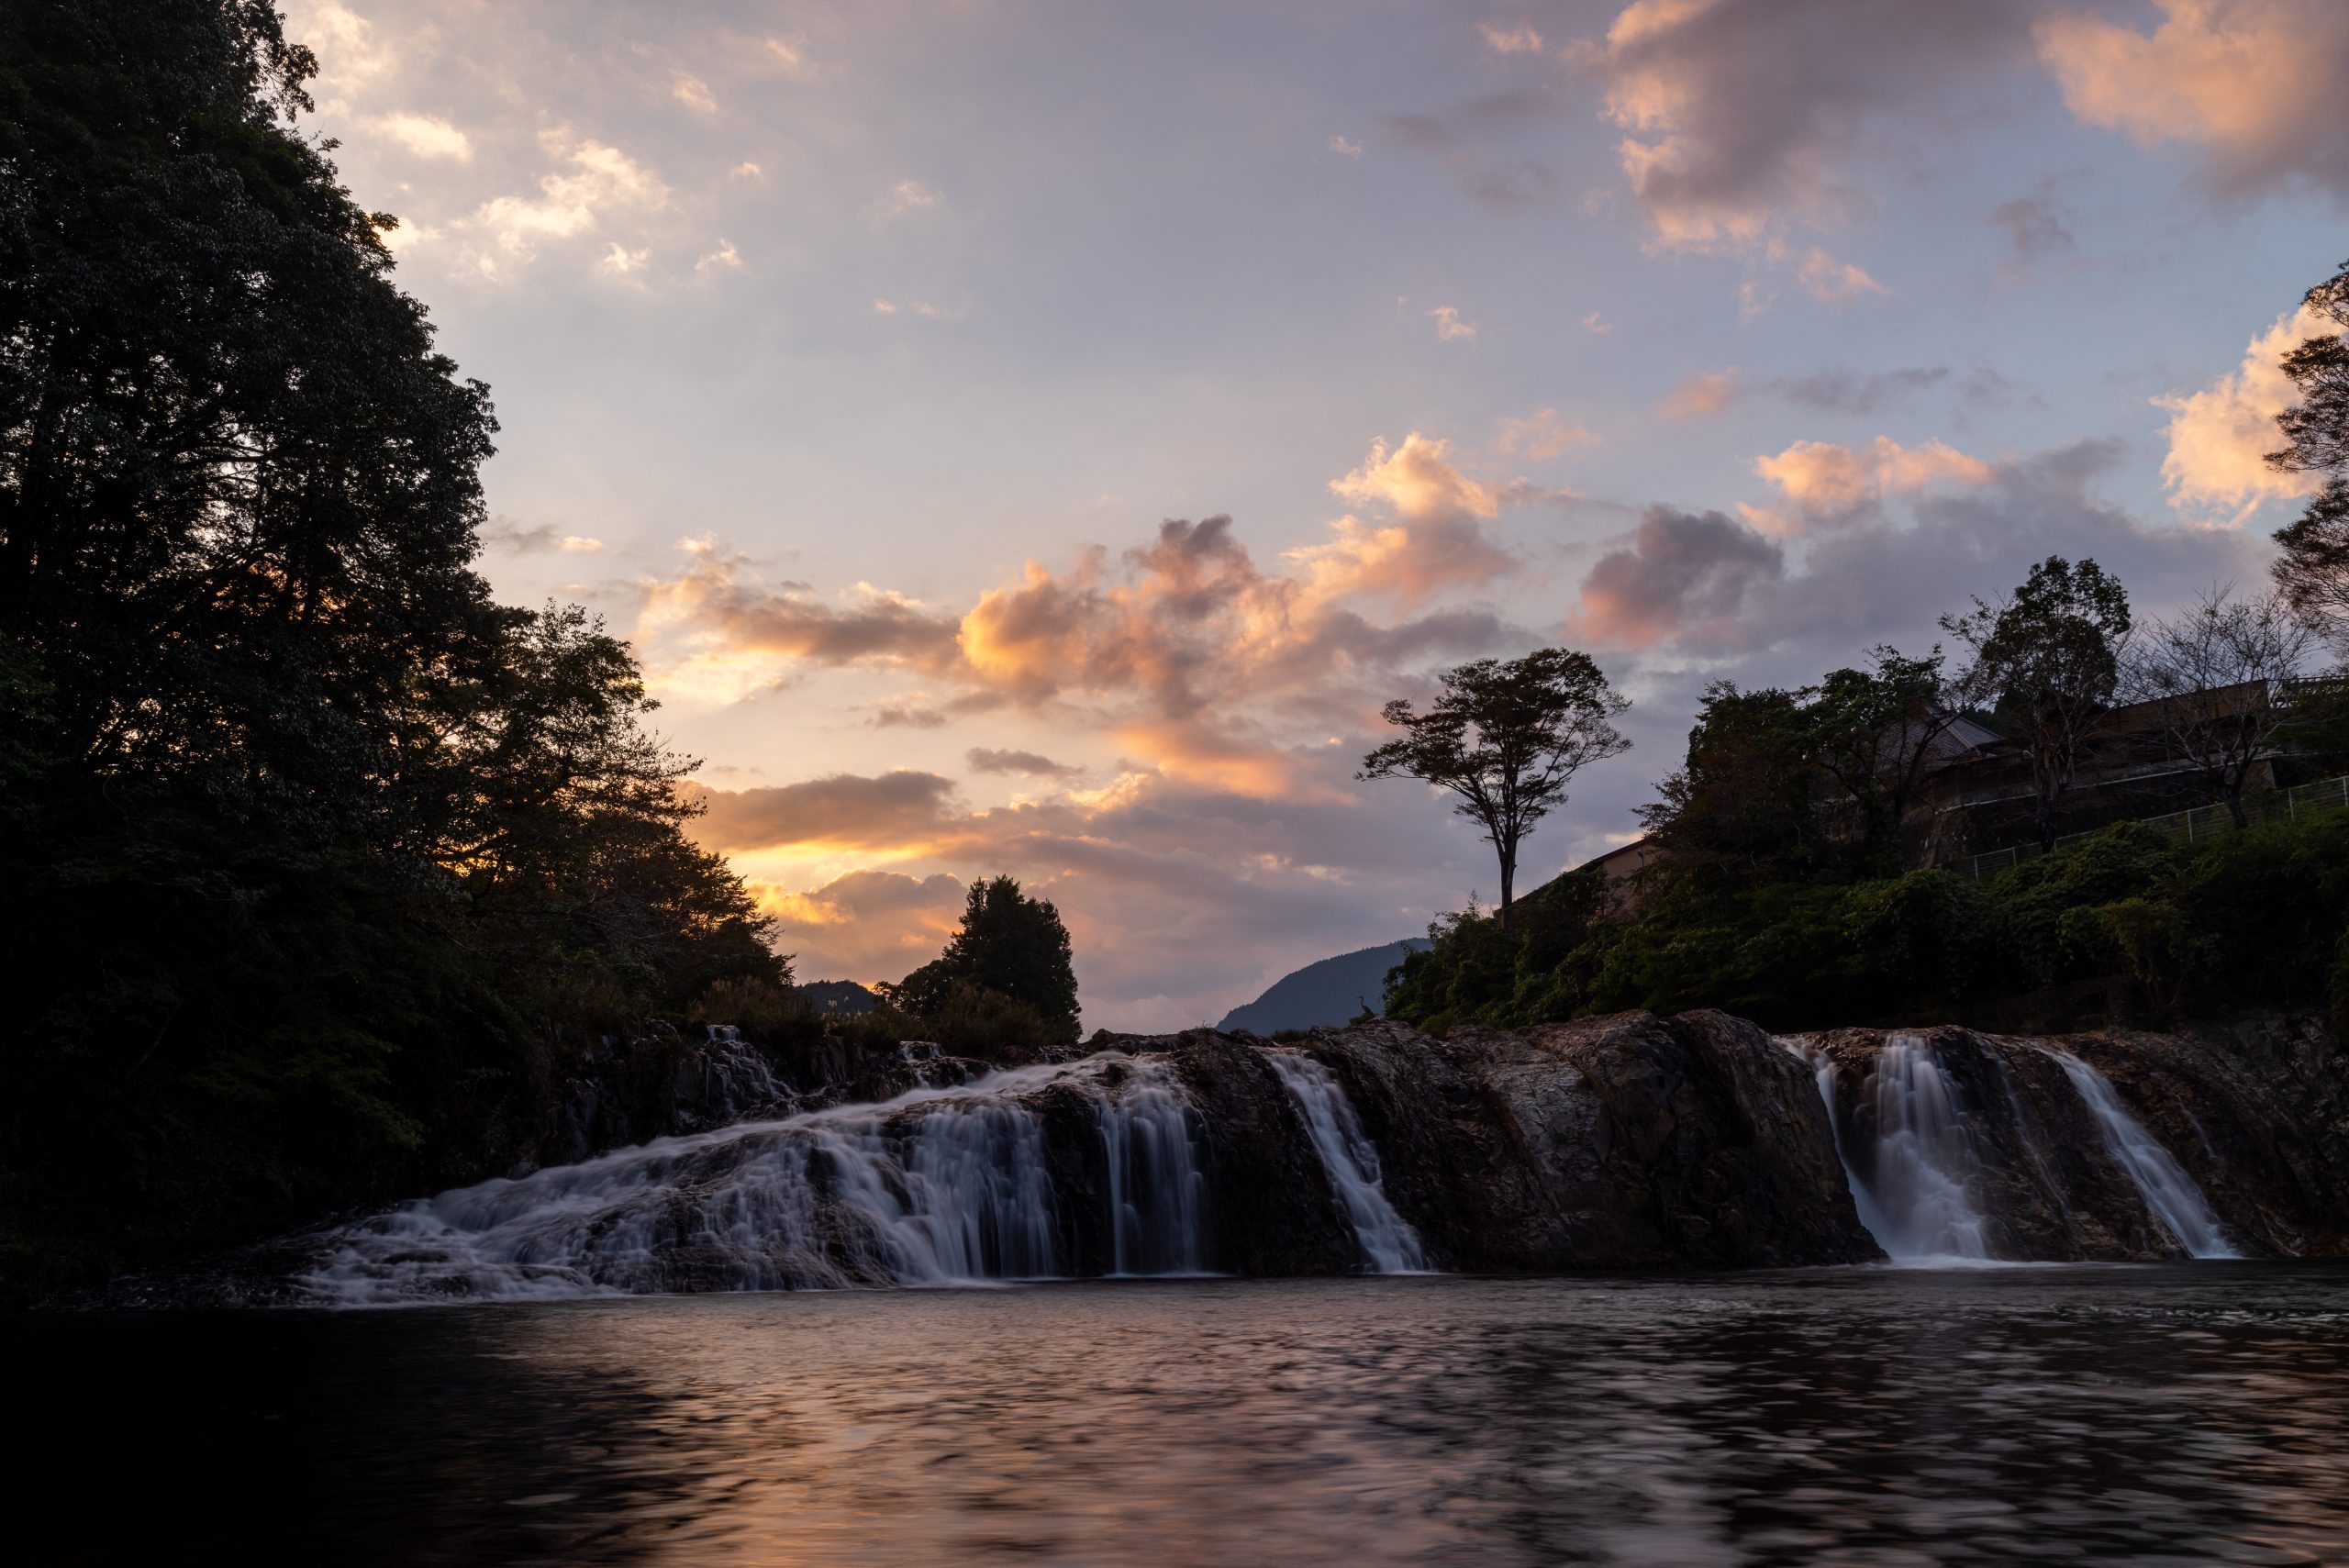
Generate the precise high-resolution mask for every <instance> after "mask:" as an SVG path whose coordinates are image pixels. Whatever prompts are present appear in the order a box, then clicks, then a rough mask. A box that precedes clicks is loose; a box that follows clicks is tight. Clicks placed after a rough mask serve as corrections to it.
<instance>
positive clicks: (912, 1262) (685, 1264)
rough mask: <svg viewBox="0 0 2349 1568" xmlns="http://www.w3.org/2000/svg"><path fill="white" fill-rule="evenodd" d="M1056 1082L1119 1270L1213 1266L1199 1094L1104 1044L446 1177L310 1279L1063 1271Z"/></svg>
mask: <svg viewBox="0 0 2349 1568" xmlns="http://www.w3.org/2000/svg"><path fill="white" fill-rule="evenodd" d="M1047 1093H1060V1094H1074V1095H1076V1096H1078V1097H1079V1098H1080V1099H1082V1100H1084V1101H1085V1102H1087V1103H1089V1106H1090V1108H1091V1112H1092V1117H1093V1120H1094V1123H1095V1131H1096V1135H1097V1138H1098V1140H1099V1150H1098V1154H1099V1159H1100V1161H1101V1168H1102V1170H1103V1171H1104V1172H1105V1173H1106V1177H1107V1182H1106V1184H1107V1188H1108V1214H1107V1216H1106V1217H1104V1218H1106V1220H1107V1234H1106V1235H1105V1236H1102V1238H1101V1240H1104V1241H1106V1243H1107V1246H1106V1247H1104V1248H1102V1249H1101V1250H1102V1251H1107V1252H1108V1254H1109V1257H1110V1260H1111V1262H1112V1263H1113V1266H1114V1268H1115V1270H1116V1272H1117V1273H1125V1274H1164V1273H1197V1272H1198V1271H1199V1270H1200V1268H1201V1267H1202V1260H1203V1258H1204V1256H1205V1245H1204V1238H1203V1235H1202V1229H1203V1227H1202V1218H1203V1210H1204V1203H1203V1197H1204V1189H1205V1177H1204V1175H1203V1174H1202V1173H1201V1171H1200V1162H1199V1160H1198V1151H1197V1143H1196V1136H1195V1132H1194V1129H1193V1127H1192V1122H1193V1121H1194V1119H1195V1115H1194V1113H1193V1111H1192V1110H1191V1108H1190V1105H1189V1102H1188V1101H1187V1099H1186V1098H1185V1096H1184V1095H1183V1092H1182V1090H1181V1088H1180V1086H1179V1085H1178V1084H1176V1082H1175V1078H1174V1075H1173V1073H1172V1072H1171V1071H1170V1070H1169V1069H1168V1068H1167V1067H1166V1066H1165V1064H1164V1063H1163V1062H1157V1061H1154V1060H1151V1059H1147V1058H1138V1059H1137V1058H1127V1057H1124V1056H1121V1055H1104V1056H1097V1057H1091V1058H1087V1059H1086V1060H1085V1061H1083V1062H1071V1063H1066V1064H1059V1065H1052V1066H1044V1067H1030V1068H1021V1069H1018V1070H1015V1071H1011V1072H1005V1073H993V1074H991V1075H989V1076H988V1077H986V1078H985V1079H982V1080H981V1081H979V1082H978V1083H975V1084H968V1085H963V1086H960V1087H953V1088H928V1089H916V1090H913V1091H911V1092H910V1093H907V1094H905V1095H899V1096H898V1097H897V1098H896V1099H894V1100H889V1101H886V1102H885V1103H882V1104H878V1105H863V1106H841V1107H838V1108H835V1109H831V1110H823V1111H814V1112H809V1113H807V1114H804V1115H799V1116H794V1117H789V1118H784V1119H782V1120H779V1121H765V1122H751V1123H744V1124H740V1125H737V1126H733V1127H729V1128H724V1129H719V1130H717V1131H714V1132H707V1133H701V1134H697V1135H695V1136H692V1137H686V1138H668V1139H662V1140H657V1141H655V1142H652V1143H648V1144H644V1145H641V1146H640V1147H637V1148H631V1149H623V1150H619V1151H616V1152H613V1153H610V1154H606V1155H603V1156H601V1157H599V1158H596V1159H593V1160H586V1161H583V1162H579V1163H577V1164H573V1165H562V1166H556V1167H552V1168H550V1169H548V1170H543V1171H540V1172H537V1173H533V1174H531V1175H528V1176H524V1177H521V1178H519V1179H518V1180H498V1181H490V1182H484V1183H482V1184H479V1185H477V1186H471V1187H462V1188H459V1189H457V1190H455V1191H452V1192H446V1193H442V1194H441V1195H439V1196H438V1197H432V1198H425V1199H420V1200H418V1201H417V1202H414V1203H411V1204H408V1205H406V1206H405V1207H400V1208H397V1209H395V1210H392V1211H391V1212H389V1213H387V1214H384V1215H380V1216H378V1217H376V1218H373V1219H372V1220H369V1221H366V1222H363V1223H362V1224H360V1225H357V1226H354V1227H352V1228H351V1229H348V1230H346V1231H344V1232H342V1233H340V1235H338V1236H337V1237H336V1238H334V1240H333V1241H332V1243H331V1244H330V1246H329V1247H328V1250H327V1251H326V1253H325V1255H324V1256H323V1257H322V1258H321V1259H320V1261H319V1262H318V1263H317V1266H316V1267H315V1268H314V1269H313V1270H312V1271H311V1272H310V1273H308V1274H307V1275H306V1276H305V1277H304V1280H303V1283H304V1284H306V1285H307V1286H309V1287H310V1288H311V1289H313V1290H315V1291H317V1292H318V1293H320V1294H321V1295H323V1296H327V1297H328V1298H330V1299H339V1300H342V1301H346V1302H350V1303H352V1304H363V1303H379V1302H395V1301H414V1300H430V1299H440V1298H449V1297H484V1296H486V1297H561V1296H580V1295H597V1294H606V1293H611V1292H630V1291H659V1290H675V1289H686V1288H694V1289H731V1290H776V1289H807V1288H824V1287H840V1286H849V1285H875V1284H948V1283H956V1282H964V1281H974V1280H990V1279H1023V1278H1038V1277H1045V1276H1052V1275H1057V1274H1061V1273H1067V1272H1070V1270H1071V1267H1072V1264H1073V1260H1071V1259H1069V1258H1066V1257H1064V1256H1063V1235H1064V1233H1065V1232H1066V1230H1067V1229H1068V1228H1069V1226H1071V1225H1082V1224H1083V1220H1082V1218H1081V1217H1076V1216H1069V1215H1064V1214H1063V1212H1062V1204H1063V1200H1062V1198H1061V1196H1060V1195H1058V1194H1057V1193H1056V1192H1055V1190H1054V1186H1053V1180H1052V1171H1051V1168H1050V1166H1049V1164H1048V1161H1047V1151H1046V1127H1045V1123H1044V1120H1043V1118H1042V1117H1041V1115H1040V1108H1039V1104H1038V1103H1037V1102H1038V1101H1039V1099H1040V1097H1041V1095H1045V1094H1047ZM1064 1222H1066V1223H1064ZM1097 1229H1098V1228H1097Z"/></svg>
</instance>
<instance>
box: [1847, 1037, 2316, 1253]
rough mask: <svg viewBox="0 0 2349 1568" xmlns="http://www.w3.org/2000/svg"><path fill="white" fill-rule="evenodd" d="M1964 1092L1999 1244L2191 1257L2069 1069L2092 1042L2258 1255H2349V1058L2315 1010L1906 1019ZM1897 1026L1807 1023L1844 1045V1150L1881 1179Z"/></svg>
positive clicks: (2084, 1057)
mask: <svg viewBox="0 0 2349 1568" xmlns="http://www.w3.org/2000/svg"><path fill="white" fill-rule="evenodd" d="M1901 1032H1904V1033H1907V1034H1909V1037H1910V1038H1912V1039H1916V1040H1920V1041H1922V1042H1923V1043H1924V1044H1925V1045H1926V1046H1927V1047H1928V1048H1929V1049H1930V1050H1931V1051H1932V1054H1933V1057H1934V1059H1935V1061H1936V1062H1938V1063H1939V1064H1940V1066H1941V1068H1942V1070H1943V1073H1944V1074H1946V1076H1947V1078H1948V1079H1949V1081H1950V1083H1951V1084H1952V1085H1953V1086H1954V1089H1955V1090H1956V1092H1957V1095H1958V1098H1959V1108H1960V1109H1961V1111H1962V1113H1963V1115H1964V1118H1965V1130H1966V1136H1967V1139H1968V1141H1969V1143H1970V1145H1971V1149H1972V1152H1973V1154H1974V1155H1975V1157H1976V1160H1977V1161H1978V1162H1979V1167H1980V1172H1979V1181H1980V1190H1979V1192H1978V1194H1977V1196H1978V1199H1979V1207H1980V1208H1981V1210H1982V1213H1983V1218H1984V1220H1985V1222H1986V1225H1987V1231H1988V1235H1989V1239H1990V1250H1991V1252H1992V1255H1994V1256H1997V1257H2002V1258H2032V1259H2043V1260H2050V1261H2079V1260H2144V1259H2154V1258H2165V1257H2176V1256H2179V1255H2181V1248H2180V1246H2179V1243H2178V1241H2177V1239H2176V1237H2174V1236H2173V1235H2172V1234H2171V1233H2170V1232H2169V1230H2168V1229H2166V1228H2165V1226H2164V1224H2163V1223H2162V1221H2161V1220H2160V1219H2159V1218H2157V1217H2156V1216H2155V1215H2154V1213H2153V1211H2152V1210H2151V1208H2150V1207H2148V1205H2147V1203H2146V1200H2145V1198H2144V1196H2143V1193H2142V1192H2141V1191H2140V1189H2139V1187H2138V1185H2137V1184H2136V1182H2135V1181H2134V1180H2133V1179H2132V1177H2131V1176H2130V1174H2129V1173H2128V1172H2127V1171H2126V1170H2125V1169H2123V1168H2122V1166H2121V1163H2120V1162H2118V1161H2117V1160H2116V1159H2115V1158H2114V1156H2113V1153H2112V1151H2111V1150H2110V1146H2109V1143H2108V1140H2107V1138H2106V1136H2105V1133H2104V1130H2103V1129H2101V1127H2100V1126H2099V1121H2098V1118H2096V1117H2095V1115H2094V1114H2093V1113H2092V1112H2091V1110H2090V1109H2089V1107H2088V1106H2087V1104H2086V1102H2085V1101H2083V1099H2082V1098H2081V1096H2080V1095H2079V1093H2078V1092H2077V1091H2076V1089H2075V1088H2074V1087H2073V1085H2072V1084H2071V1083H2070V1081H2069V1079H2068V1078H2067V1076H2066V1074H2065V1071H2064V1068H2063V1065H2062V1062H2061V1060H2060V1059H2061V1057H2062V1056H2064V1055H2066V1054H2068V1055H2071V1056H2075V1057H2077V1058H2078V1059H2079V1060H2080V1061H2082V1062H2086V1063H2087V1065H2088V1066H2090V1067H2092V1068H2094V1069H2096V1070H2097V1071H2098V1072H2099V1073H2102V1074H2103V1076H2104V1077H2105V1078H2106V1079H2107V1080H2108V1081H2109V1082H2110V1084H2112V1086H2113V1089H2114V1091H2115V1093H2116V1095H2118V1097H2119V1098H2120V1100H2121V1104H2122V1105H2123V1106H2125V1107H2126V1108H2127V1109H2128V1111H2129V1112H2130V1113H2131V1114H2132V1115H2133V1116H2134V1117H2135V1118H2137V1119H2138V1120H2139V1121H2140V1122H2141V1123H2143V1125H2144V1127H2145V1129H2147V1130H2148V1131H2150V1132H2151V1133H2152V1134H2153V1135H2154V1138H2155V1139H2156V1140H2158V1141H2159V1142H2160V1144H2161V1145H2162V1147H2163V1148H2164V1149H2165V1151H2167V1152H2168V1153H2169V1155H2170V1157H2171V1158H2173V1159H2175V1160H2176V1162H2178V1164H2179V1165H2180V1166H2181V1167H2183V1168H2184V1170H2185V1171H2186V1173H2187V1174H2188V1176H2190V1177H2191V1178H2192V1179H2193V1181H2194V1182H2195V1184H2197V1185H2198V1186H2199V1188H2200V1190H2201V1195H2202V1196H2203V1198H2204V1199H2205V1200H2207V1201H2208V1203H2209V1204H2210V1207H2211V1208H2212V1209H2213V1210H2215V1211H2216V1213H2217V1214H2218V1216H2219V1218H2220V1219H2221V1221H2222V1222H2223V1224H2224V1226H2225V1229H2226V1231H2227V1235H2228V1239H2229V1240H2230V1241H2231V1242H2232V1244H2233V1245H2234V1246H2235V1247H2236V1248H2237V1249H2238V1250H2240V1251H2244V1252H2246V1253H2250V1254H2254V1255H2282V1256H2308V1257H2312V1256H2340V1255H2343V1254H2349V1067H2344V1063H2343V1059H2342V1057H2341V1055H2340V1053H2339V1051H2337V1050H2336V1049H2335V1048H2334V1046H2333V1044H2332V1041H2331V1040H2330V1039H2329V1037H2328V1036H2327V1035H2326V1033H2325V1031H2324V1030H2323V1029H2322V1028H2321V1025H2320V1024H2319V1023H2318V1022H2317V1021H2316V1020H2315V1019H2313V1018H2298V1019H2294V1018H2284V1017H2280V1016H2269V1017H2260V1018H2246V1019H2243V1020H2239V1021H2236V1022H2233V1023H2230V1024H2225V1025H2211V1026H2206V1027H2202V1028H2199V1029H2187V1030H2184V1031H2182V1032H2179V1033H2176V1034H2158V1035H2157V1034H2144V1033H2137V1032H2132V1031H2098V1032H2094V1033H2087V1034H2073V1035H2059V1036H2045V1037H2040V1036H2009V1035H1987V1034H1980V1033H1976V1032H1975V1031H1973V1030H1970V1029H1954V1028H1944V1029H1928V1030H1917V1031H1901ZM1890 1038H1892V1036H1891V1034H1890V1033H1888V1032H1887V1031H1883V1030H1876V1029H1839V1030H1833V1031H1831V1032H1828V1033H1825V1034H1820V1035H1814V1036H1807V1037H1803V1039H1804V1043H1806V1044H1807V1045H1809V1047H1811V1048H1813V1049H1816V1050H1819V1051H1824V1052H1825V1053H1826V1054H1827V1055H1828V1056H1830V1057H1831V1058H1832V1059H1833V1061H1834V1062H1835V1069H1836V1100H1837V1105H1838V1123H1839V1129H1840V1131H1841V1133H1842V1140H1843V1151H1844V1153H1845V1155H1846V1157H1847V1158H1848V1159H1849V1160H1850V1162H1851V1163H1852V1165H1853V1169H1854V1175H1855V1176H1856V1177H1857V1178H1859V1179H1860V1180H1862V1181H1866V1180H1869V1179H1871V1177H1872V1174H1873V1173H1872V1171H1871V1169H1870V1162H1871V1159H1872V1157H1873V1155H1872V1151H1873V1150H1874V1147H1875V1132H1876V1126H1875V1115H1876V1106H1875V1105H1874V1104H1873V1101H1872V1097H1871V1095H1870V1094H1869V1090H1868V1085H1869V1074H1870V1073H1871V1071H1872V1069H1873V1067H1874V1065H1875V1063H1876V1060H1877V1058H1878V1055H1879V1053H1880V1052H1881V1051H1882V1050H1883V1049H1884V1046H1885V1044H1886V1042H1887V1040H1889V1039H1890Z"/></svg>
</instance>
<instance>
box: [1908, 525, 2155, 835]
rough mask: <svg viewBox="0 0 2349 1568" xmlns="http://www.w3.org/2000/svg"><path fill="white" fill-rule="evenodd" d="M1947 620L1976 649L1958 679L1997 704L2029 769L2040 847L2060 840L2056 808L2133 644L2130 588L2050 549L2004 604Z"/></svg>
mask: <svg viewBox="0 0 2349 1568" xmlns="http://www.w3.org/2000/svg"><path fill="white" fill-rule="evenodd" d="M1942 628H1943V630H1945V631H1947V632H1949V633H1950V635H1952V636H1953V637H1955V638H1956V639H1959V640H1960V641H1962V642H1964V643H1965V645H1966V646H1967V647H1968V648H1970V649H1972V650H1973V651H1974V662H1973V664H1972V665H1971V666H1970V667H1969V668H1968V669H1967V670H1965V672H1964V673H1962V674H1961V675H1960V676H1959V677H1958V679H1957V689H1958V690H1959V691H1960V692H1961V693H1962V694H1964V695H1965V697H1966V698H1968V699H1970V700H1972V701H1974V702H1977V703H1980V704H1982V705H1983V706H1987V707H1989V708H1990V709H1992V710H1993V711H1994V712H1995V713H1996V715H1997V717H1998V721H1999V724H2000V726H2001V727H2002V728H2003V729H2004V730H2005V732H2006V734H2007V737H2008V738H2009V740H2013V741H2015V742H2016V744H2017V745H2019V746H2020V747H2021V749H2022V751H2023V755H2024V757H2025V758H2026V759H2027V760H2028V762H2029V763H2030V768H2031V783H2032V815H2033V818H2034V820H2035V821H2036V823H2037V825H2038V828H2039V841H2040V844H2041V846H2042V847H2043V848H2048V847H2053V846H2054V842H2055V825H2056V811H2057V807H2058V806H2060V805H2061V804H2062V802H2063V799H2064V796H2065V794H2066V793H2068V792H2069V791H2070V789H2071V787H2072V778H2073V774H2074V773H2075V772H2076V770H2077V769H2078V767H2079V763H2080V759H2081V757H2082V756H2083V755H2084V754H2085V753H2086V751H2087V747H2088V745H2089V743H2090V742H2091V741H2092V740H2094V739H2095V737H2096V734H2097V732H2098V730H2099V728H2101V727H2102V723H2103V720H2104V716H2105V715H2106V714H2107V713H2108V712H2109V711H2110V708H2111V705H2112V698H2113V694H2114V691H2115V689H2116V688H2117V687H2118V686H2119V684H2120V682H2121V660H2122V658H2123V657H2124V656H2125V654H2126V653H2127V651H2128V647H2129V638H2130V628H2131V622H2130V617H2129V595H2128V591H2127V590H2126V589H2124V588H2122V587H2121V584H2120V581H2119V580H2118V579H2116V578H2115V577H2113V576H2112V575H2111V574H2110V573H2107V572H2106V571H2105V570H2104V568H2102V567H2100V566H2099V565H2098V564H2097V563H2096V562H2093V561H2082V562H2080V563H2079V564H2078V565H2077V566H2075V565H2073V564H2072V563H2071V562H2068V561H2065V559H2064V558H2063V557H2062V556H2060V555H2051V556H2049V557H2048V558H2047V559H2046V560H2044V561H2043V562H2040V563H2039V564H2038V565H2036V566H2034V567H2032V569H2031V575H2030V576H2029V577H2027V578H2025V579H2024V580H2023V583H2022V585H2021V587H2019V588H2017V589H2016V590H2015V591H2014V593H2013V594H2012V595H2010V596H2009V597H2007V598H2005V599H2002V600H2000V601H1999V602H1998V603H1997V604H1995V605H1992V604H1986V603H1984V602H1983V601H1982V600H1980V599H1976V600H1975V601H1974V608H1973V609H1972V610H1971V611H1970V612H1968V613H1966V614H1965V615H1962V616H1943V617H1942Z"/></svg>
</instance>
